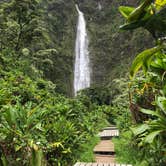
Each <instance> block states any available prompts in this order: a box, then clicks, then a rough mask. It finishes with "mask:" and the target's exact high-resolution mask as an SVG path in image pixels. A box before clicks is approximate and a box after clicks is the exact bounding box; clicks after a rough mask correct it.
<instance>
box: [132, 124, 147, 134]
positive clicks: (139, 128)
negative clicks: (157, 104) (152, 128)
mask: <svg viewBox="0 0 166 166" xmlns="http://www.w3.org/2000/svg"><path fill="white" fill-rule="evenodd" d="M147 129H149V126H148V125H147V124H141V125H138V126H136V127H134V128H131V130H132V132H133V134H134V135H139V134H142V133H144V132H145V131H146V130H147Z"/></svg>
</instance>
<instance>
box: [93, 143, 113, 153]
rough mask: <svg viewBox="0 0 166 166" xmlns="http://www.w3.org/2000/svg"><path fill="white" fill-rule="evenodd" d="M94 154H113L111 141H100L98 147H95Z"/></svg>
mask: <svg viewBox="0 0 166 166" xmlns="http://www.w3.org/2000/svg"><path fill="white" fill-rule="evenodd" d="M93 152H94V153H102V154H103V153H107V154H108V153H112V152H113V153H114V152H115V150H114V144H113V142H112V141H111V140H101V141H100V142H99V144H98V145H96V146H95V148H94V150H93Z"/></svg>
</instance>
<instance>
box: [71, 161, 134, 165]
mask: <svg viewBox="0 0 166 166" xmlns="http://www.w3.org/2000/svg"><path fill="white" fill-rule="evenodd" d="M74 166H132V165H130V164H116V163H97V162H96V163H83V162H78V163H76V164H75V165H74Z"/></svg>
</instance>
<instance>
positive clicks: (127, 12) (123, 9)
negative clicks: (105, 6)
mask: <svg viewBox="0 0 166 166" xmlns="http://www.w3.org/2000/svg"><path fill="white" fill-rule="evenodd" d="M134 9H135V8H134V7H129V6H120V7H119V11H120V13H121V14H122V15H123V16H124V17H125V18H128V16H129V15H130V13H131V12H133V10H134Z"/></svg>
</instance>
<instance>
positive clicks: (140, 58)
mask: <svg viewBox="0 0 166 166" xmlns="http://www.w3.org/2000/svg"><path fill="white" fill-rule="evenodd" d="M160 49H161V47H160V46H157V47H154V48H150V49H147V50H145V51H143V52H141V53H140V54H138V55H137V56H136V58H135V59H134V61H133V63H132V66H131V68H130V76H131V77H133V76H134V75H135V74H136V73H137V71H138V70H139V69H140V68H141V67H143V64H144V63H147V62H146V61H148V60H149V59H150V58H152V56H153V55H155V53H156V52H158V51H159V50H160ZM145 72H146V71H145Z"/></svg>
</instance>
